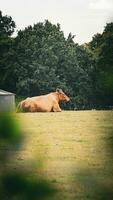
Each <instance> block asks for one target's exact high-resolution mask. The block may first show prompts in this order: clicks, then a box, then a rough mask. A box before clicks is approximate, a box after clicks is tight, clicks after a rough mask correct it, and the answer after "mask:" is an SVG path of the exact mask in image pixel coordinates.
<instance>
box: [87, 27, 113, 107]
mask: <svg viewBox="0 0 113 200" xmlns="http://www.w3.org/2000/svg"><path fill="white" fill-rule="evenodd" d="M88 46H89V48H90V49H91V50H92V51H93V53H94V55H95V57H96V60H97V65H96V73H95V92H96V100H97V104H101V105H103V106H111V105H113V100H112V99H113V23H108V24H106V26H105V28H104V31H103V33H102V34H97V35H95V36H94V37H93V39H92V41H91V42H90V43H89V44H88Z"/></svg>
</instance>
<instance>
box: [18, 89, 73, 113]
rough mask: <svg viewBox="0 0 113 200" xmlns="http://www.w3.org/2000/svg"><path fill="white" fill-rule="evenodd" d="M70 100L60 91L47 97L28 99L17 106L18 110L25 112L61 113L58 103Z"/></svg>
mask: <svg viewBox="0 0 113 200" xmlns="http://www.w3.org/2000/svg"><path fill="white" fill-rule="evenodd" d="M69 100H70V98H69V97H68V96H66V95H65V94H64V92H63V91H62V90H61V89H57V90H56V92H51V93H49V94H47V95H42V96H36V97H28V98H26V99H25V100H23V101H21V102H20V103H19V104H18V107H17V109H18V108H20V110H23V111H25V112H52V111H53V112H61V108H60V106H59V102H60V101H66V102H67V101H69Z"/></svg>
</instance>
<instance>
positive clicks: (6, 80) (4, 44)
mask: <svg viewBox="0 0 113 200" xmlns="http://www.w3.org/2000/svg"><path fill="white" fill-rule="evenodd" d="M14 28H15V22H14V21H13V20H12V18H11V17H10V16H7V15H6V16H3V15H2V12H1V11H0V87H1V88H2V89H7V90H8V89H9V90H13V89H14V82H13V78H12V77H13V55H14V51H13V42H14V39H13V38H11V35H12V34H13V32H14Z"/></svg>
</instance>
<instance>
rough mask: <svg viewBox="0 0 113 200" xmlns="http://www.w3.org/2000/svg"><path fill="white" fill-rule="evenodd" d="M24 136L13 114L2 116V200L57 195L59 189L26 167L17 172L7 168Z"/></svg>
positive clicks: (0, 186) (41, 199) (0, 179)
mask: <svg viewBox="0 0 113 200" xmlns="http://www.w3.org/2000/svg"><path fill="white" fill-rule="evenodd" d="M23 140H24V138H23V134H22V131H21V128H20V126H19V124H18V123H17V121H16V119H15V118H14V116H13V115H12V114H9V113H1V114H0V199H1V200H43V199H47V198H48V197H50V199H51V198H52V197H53V196H54V195H55V194H56V192H57V189H56V188H55V187H54V186H53V185H52V183H50V182H49V180H47V179H46V178H44V177H43V178H42V177H40V176H39V175H38V174H34V173H33V172H30V171H29V170H28V169H27V168H26V166H25V167H24V170H23V169H22V168H21V167H20V168H19V169H18V170H16V172H15V171H14V170H13V169H12V167H11V166H9V167H6V166H7V163H8V162H9V160H10V157H11V156H13V155H12V154H15V150H17V149H18V150H19V149H21V145H22V142H23Z"/></svg>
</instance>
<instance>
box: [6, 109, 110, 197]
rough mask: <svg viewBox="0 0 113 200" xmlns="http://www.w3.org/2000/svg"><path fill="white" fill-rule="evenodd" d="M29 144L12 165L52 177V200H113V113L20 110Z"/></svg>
mask: <svg viewBox="0 0 113 200" xmlns="http://www.w3.org/2000/svg"><path fill="white" fill-rule="evenodd" d="M16 119H17V120H18V121H19V122H20V123H21V126H22V129H23V131H24V133H23V134H24V142H23V143H22V146H21V148H20V149H19V150H17V151H15V154H14V156H13V157H12V158H11V159H10V162H9V163H7V165H10V166H11V167H12V168H14V170H17V169H18V168H23V169H25V170H28V171H30V172H32V173H34V174H35V175H37V174H38V175H40V176H42V177H46V178H47V179H49V181H50V182H51V184H52V185H54V187H56V188H57V190H58V192H57V193H56V195H55V196H54V197H52V198H50V199H52V200H64V199H65V200H87V199H91V200H96V199H97V200H112V199H113V111H96V110H92V111H63V112H61V113H18V114H16Z"/></svg>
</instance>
